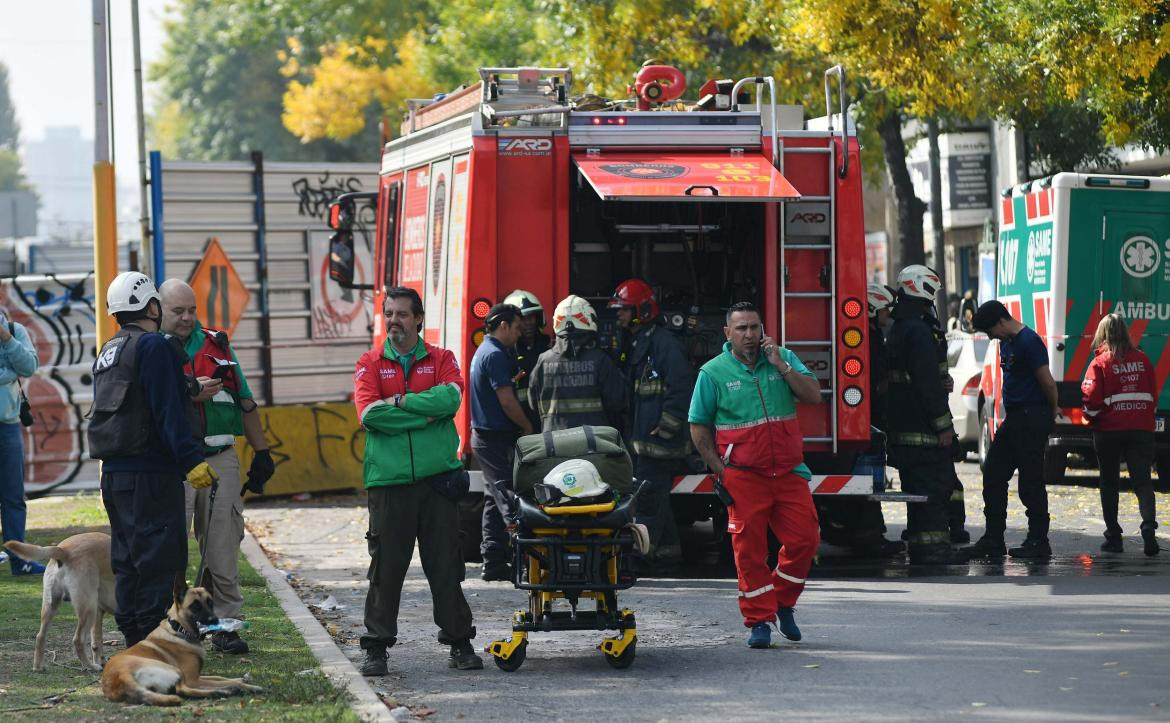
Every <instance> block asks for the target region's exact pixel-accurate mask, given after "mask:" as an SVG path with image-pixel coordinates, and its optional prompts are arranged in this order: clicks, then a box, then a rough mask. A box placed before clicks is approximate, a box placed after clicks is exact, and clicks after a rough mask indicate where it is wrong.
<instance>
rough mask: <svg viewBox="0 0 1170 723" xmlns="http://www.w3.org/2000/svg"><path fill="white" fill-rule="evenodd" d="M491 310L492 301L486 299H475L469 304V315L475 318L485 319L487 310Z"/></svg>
mask: <svg viewBox="0 0 1170 723" xmlns="http://www.w3.org/2000/svg"><path fill="white" fill-rule="evenodd" d="M491 310H492V302H490V301H488V300H487V299H477V300H476V302H475V303H474V304H472V305H471V315H472V316H474V317H475V318H477V319H486V318H487V315H488V312H489V311H491Z"/></svg>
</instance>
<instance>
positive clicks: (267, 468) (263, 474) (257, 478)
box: [240, 449, 276, 496]
mask: <svg viewBox="0 0 1170 723" xmlns="http://www.w3.org/2000/svg"><path fill="white" fill-rule="evenodd" d="M275 472H276V464H274V463H273V461H272V453H271V452H269V451H268V450H266V449H262V450H258V451H257V452H256V454H255V456H253V457H252V466H251V467H249V468H248V481H247V482H246V483H245V484H244V486H243V488H242V489H241V490H240V495H241V496H243V494H244V491H245V490H247V491H249V492H254V493H255V494H258V495H262V494H264V484H265V483H266V482H268V480H270V479H272V475H273V474H274V473H275Z"/></svg>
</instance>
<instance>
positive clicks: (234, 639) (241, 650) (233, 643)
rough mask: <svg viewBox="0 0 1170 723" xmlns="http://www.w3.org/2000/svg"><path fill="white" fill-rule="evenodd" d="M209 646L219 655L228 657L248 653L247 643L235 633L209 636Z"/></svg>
mask: <svg viewBox="0 0 1170 723" xmlns="http://www.w3.org/2000/svg"><path fill="white" fill-rule="evenodd" d="M211 646H212V647H213V648H215V649H216V650H218V651H219V652H221V653H227V654H228V655H244V654H246V653H247V652H248V643H246V642H244V639H243V638H241V637H240V634H239V633H237V632H234V631H233V632H228V633H215V634H214V635H212V636H211Z"/></svg>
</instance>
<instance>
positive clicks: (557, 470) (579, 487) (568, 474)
mask: <svg viewBox="0 0 1170 723" xmlns="http://www.w3.org/2000/svg"><path fill="white" fill-rule="evenodd" d="M544 484H545V485H548V486H549V487H552V488H553V489H555V490H557V491H558V492H560V493H561V495H562V496H563V497H569V498H572V499H577V500H579V499H585V498H589V497H596V496H598V495H600V494H603V493H605V492H608V491H609V485H607V484H606V483H604V482H602V481H601V473H599V472H598V471H597V467H594V466H593V463H592V462H590V461H589V460H587V459H568V460H565V461H564V462H561V463H560V464H558V465H557V466H556V467H553V468H552V469H551V470H549V473H548V474H546V475H545V476H544Z"/></svg>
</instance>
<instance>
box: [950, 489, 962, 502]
mask: <svg viewBox="0 0 1170 723" xmlns="http://www.w3.org/2000/svg"><path fill="white" fill-rule="evenodd" d="M962 501H963V490H961V489H956V490H955V491H953V492H951V502H962Z"/></svg>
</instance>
